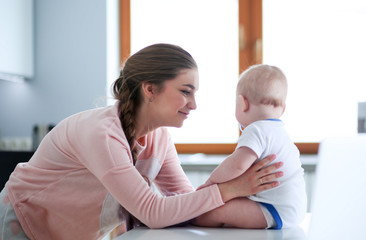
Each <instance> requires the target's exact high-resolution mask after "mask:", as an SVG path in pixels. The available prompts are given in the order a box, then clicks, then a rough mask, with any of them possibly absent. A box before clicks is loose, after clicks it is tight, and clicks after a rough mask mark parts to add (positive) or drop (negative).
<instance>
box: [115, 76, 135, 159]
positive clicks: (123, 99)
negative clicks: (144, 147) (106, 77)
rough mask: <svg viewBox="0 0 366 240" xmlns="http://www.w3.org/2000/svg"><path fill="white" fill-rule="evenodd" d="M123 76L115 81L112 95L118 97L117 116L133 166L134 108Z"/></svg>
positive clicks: (130, 93) (131, 94)
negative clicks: (128, 147)
mask: <svg viewBox="0 0 366 240" xmlns="http://www.w3.org/2000/svg"><path fill="white" fill-rule="evenodd" d="M123 78H124V77H123V74H122V73H121V76H120V77H119V78H118V79H117V81H116V83H115V85H114V89H113V90H114V94H115V95H116V96H120V101H119V106H118V109H119V116H120V121H121V124H122V128H123V131H124V133H125V136H126V139H127V141H128V144H129V145H130V150H131V154H132V160H133V164H134V165H135V163H136V157H137V149H136V148H135V146H134V145H135V117H136V107H135V102H134V101H133V98H132V96H133V92H131V91H130V88H128V86H127V82H126V81H125V80H124V79H123Z"/></svg>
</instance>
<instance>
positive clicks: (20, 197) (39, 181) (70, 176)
mask: <svg viewBox="0 0 366 240" xmlns="http://www.w3.org/2000/svg"><path fill="white" fill-rule="evenodd" d="M113 89H114V95H115V97H116V99H117V100H118V101H117V102H116V104H115V105H114V106H108V107H104V108H98V109H93V110H89V111H85V112H81V113H78V114H75V115H73V116H71V117H69V118H66V119H65V120H63V121H61V122H60V123H59V124H58V125H57V126H56V127H55V128H54V129H53V130H52V131H51V132H50V133H49V134H48V135H47V136H46V137H45V138H44V139H43V141H42V142H41V144H40V146H39V147H38V149H37V151H36V152H35V154H34V156H33V157H32V158H31V159H30V161H29V162H28V163H22V164H19V165H18V166H17V167H16V169H15V170H14V172H13V173H12V175H11V176H10V179H9V181H8V182H7V183H6V185H5V188H4V189H3V191H2V193H1V196H0V200H1V202H0V204H1V206H0V213H1V215H0V219H3V220H0V224H1V229H5V231H3V232H2V233H1V234H2V235H4V234H9V235H16V236H20V237H19V239H24V238H26V237H27V238H29V239H76V238H82V239H99V238H101V237H102V236H103V235H105V234H107V233H108V232H109V231H110V230H112V229H113V228H114V227H116V226H117V225H118V224H121V222H122V221H127V222H128V223H130V222H131V221H130V220H131V219H134V218H137V219H138V220H140V221H141V222H142V223H144V224H146V225H147V226H148V227H150V228H162V227H166V226H169V225H173V224H177V223H180V222H184V221H187V220H190V219H192V218H195V217H197V216H199V215H201V214H203V213H205V212H208V211H210V210H212V209H215V208H217V207H219V206H222V205H224V203H225V202H227V201H229V200H230V199H233V198H236V197H243V196H248V195H250V194H254V193H257V192H259V191H263V190H266V189H269V188H273V187H275V186H277V185H278V182H273V180H274V179H275V178H277V177H278V175H279V174H280V172H278V173H275V174H270V173H272V172H273V171H275V170H276V169H277V168H279V167H280V164H276V165H272V166H269V167H266V168H264V169H263V170H260V169H262V167H263V166H264V165H267V164H268V163H269V162H270V161H271V160H273V157H268V158H266V159H265V160H263V161H261V162H260V163H259V164H257V165H255V166H253V168H252V169H250V170H249V171H248V172H247V173H245V174H244V175H242V176H240V177H238V178H236V179H234V180H232V181H230V182H226V183H220V184H215V185H212V186H209V187H207V188H203V189H201V190H199V191H194V188H193V187H192V185H191V184H190V182H189V181H188V179H187V177H186V176H185V174H184V172H183V170H182V168H181V167H180V163H179V161H178V157H177V153H176V150H175V148H174V144H173V142H172V140H171V139H170V136H169V134H168V132H167V129H166V128H164V127H166V126H173V127H181V126H182V124H183V121H184V120H185V119H186V118H187V117H188V114H189V112H190V111H191V110H194V109H196V102H195V92H196V91H197V90H198V72H197V65H196V63H195V61H194V60H193V58H192V57H191V56H190V55H189V53H187V52H186V51H185V50H183V49H182V48H180V47H178V46H174V45H168V44H156V45H152V46H149V47H146V48H144V49H142V50H140V51H139V52H137V53H136V54H134V55H132V56H131V57H130V58H129V59H128V60H127V61H126V63H125V65H124V67H123V69H122V70H121V73H120V77H119V78H118V79H117V80H116V81H115V83H114V86H113ZM152 182H154V184H155V185H156V186H157V188H158V189H159V190H160V192H161V193H162V195H163V196H160V195H158V194H157V193H155V192H154V191H153V190H152V189H151V188H150V183H152ZM260 182H261V183H265V184H263V185H262V184H260ZM120 206H122V207H120ZM5 213H6V214H5ZM130 214H131V215H132V216H134V217H132V216H131V215H130ZM0 231H1V230H0ZM1 237H2V238H3V239H6V238H5V237H4V236H1Z"/></svg>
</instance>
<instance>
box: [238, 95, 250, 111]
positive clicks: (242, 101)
mask: <svg viewBox="0 0 366 240" xmlns="http://www.w3.org/2000/svg"><path fill="white" fill-rule="evenodd" d="M238 101H239V109H240V110H241V111H242V112H246V111H248V110H249V101H248V99H247V98H246V97H244V96H243V95H239V96H238Z"/></svg>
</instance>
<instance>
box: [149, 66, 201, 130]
mask: <svg viewBox="0 0 366 240" xmlns="http://www.w3.org/2000/svg"><path fill="white" fill-rule="evenodd" d="M198 87H199V82H198V71H197V69H187V70H183V71H182V72H181V73H180V74H179V75H178V76H177V77H176V78H174V79H172V80H167V81H165V83H164V86H163V88H162V89H161V91H159V92H158V93H156V94H155V96H154V100H153V104H152V105H151V107H153V108H154V116H155V120H156V121H157V122H158V123H157V124H158V125H160V126H170V127H181V126H182V125H183V121H184V120H185V119H186V118H188V115H189V113H190V111H191V110H195V109H196V108H197V105H196V99H195V93H196V92H197V90H198Z"/></svg>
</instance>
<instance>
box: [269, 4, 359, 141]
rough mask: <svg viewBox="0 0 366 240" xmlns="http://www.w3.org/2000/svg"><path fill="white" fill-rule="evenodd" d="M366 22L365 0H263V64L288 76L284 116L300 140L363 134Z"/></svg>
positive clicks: (293, 136) (295, 136)
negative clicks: (360, 115) (360, 111)
mask: <svg viewBox="0 0 366 240" xmlns="http://www.w3.org/2000/svg"><path fill="white" fill-rule="evenodd" d="M365 23H366V2H365V1H358V0H350V1H315V0H310V1H309V0H296V1H294V0H263V62H264V63H268V64H273V65H277V66H279V67H280V68H282V69H283V71H284V72H285V74H286V76H287V78H288V81H289V93H288V98H287V108H286V111H285V114H284V116H283V120H284V122H285V124H286V126H287V129H288V132H289V133H290V135H291V136H292V139H293V140H294V141H296V142H299V141H301V142H319V141H321V140H322V139H323V138H326V137H331V136H335V135H354V134H356V133H357V107H358V102H362V101H365V100H366V94H365V91H366V72H365V71H364V67H365V66H364V65H365V56H366V44H365V43H366V32H365V31H364V30H362V29H364V28H365Z"/></svg>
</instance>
